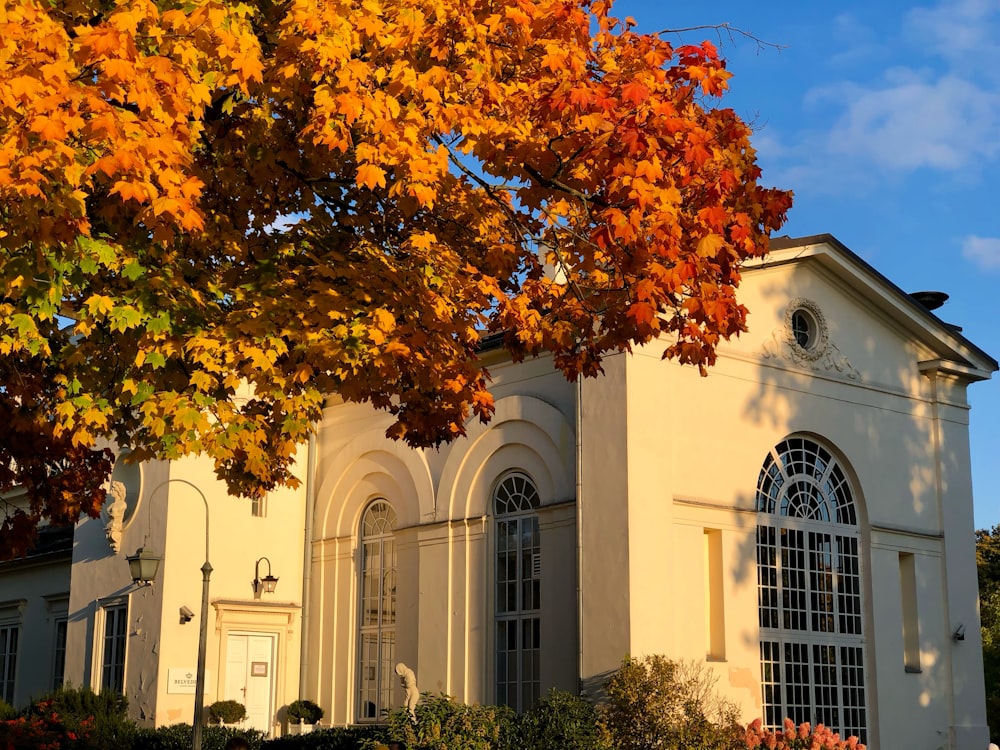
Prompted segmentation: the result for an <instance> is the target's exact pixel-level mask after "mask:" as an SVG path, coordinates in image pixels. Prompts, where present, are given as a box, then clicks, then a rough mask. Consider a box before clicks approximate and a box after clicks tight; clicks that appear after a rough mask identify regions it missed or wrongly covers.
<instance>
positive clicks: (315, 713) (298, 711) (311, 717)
mask: <svg viewBox="0 0 1000 750" xmlns="http://www.w3.org/2000/svg"><path fill="white" fill-rule="evenodd" d="M285 716H286V717H287V718H288V721H289V722H298V721H301V722H302V723H303V724H315V723H316V722H317V721H319V720H320V719H322V718H323V709H322V708H320V707H319V706H317V705H316V704H315V703H313V702H312V701H307V700H303V699H302V698H300V699H299V700H297V701H292V702H291V703H290V704H289V705H288V708H286V709H285Z"/></svg>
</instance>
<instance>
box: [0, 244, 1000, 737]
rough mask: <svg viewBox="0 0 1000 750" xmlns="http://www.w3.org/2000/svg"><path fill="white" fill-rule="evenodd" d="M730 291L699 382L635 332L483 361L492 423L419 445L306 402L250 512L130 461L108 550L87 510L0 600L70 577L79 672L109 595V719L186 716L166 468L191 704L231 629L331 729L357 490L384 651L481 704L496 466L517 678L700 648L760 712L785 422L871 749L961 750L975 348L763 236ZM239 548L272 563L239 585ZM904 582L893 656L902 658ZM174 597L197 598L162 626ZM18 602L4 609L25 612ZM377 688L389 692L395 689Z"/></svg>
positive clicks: (858, 267)
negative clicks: (761, 531) (852, 627)
mask: <svg viewBox="0 0 1000 750" xmlns="http://www.w3.org/2000/svg"><path fill="white" fill-rule="evenodd" d="M741 299H742V301H743V303H744V304H745V305H746V306H747V307H748V308H749V309H750V310H751V311H752V313H751V317H750V321H749V322H750V330H749V332H747V333H745V334H744V335H743V336H741V337H740V338H738V339H735V340H734V341H732V342H729V343H723V344H722V345H720V347H719V360H718V362H717V363H716V365H715V366H714V367H713V368H712V369H711V374H710V376H709V377H707V378H702V377H700V376H699V375H698V373H697V371H696V370H693V369H691V368H684V367H680V366H678V365H676V364H672V363H664V362H662V361H661V354H662V351H663V346H662V345H659V344H653V345H649V346H646V347H643V348H641V349H638V350H637V351H635V352H634V353H632V354H620V355H613V356H610V357H608V358H607V359H606V360H605V363H604V374H603V375H602V376H601V377H599V378H596V379H588V380H585V381H584V382H582V383H580V384H573V383H569V382H567V381H566V380H565V379H564V378H563V377H562V375H560V374H559V373H556V372H554V371H553V368H552V363H551V360H550V359H548V358H544V357H543V358H539V359H536V360H530V361H527V362H523V363H519V364H512V363H511V362H509V361H508V360H507V359H505V357H504V356H503V355H502V354H501V353H499V352H490V351H488V352H484V353H483V357H484V359H485V361H486V364H487V365H488V366H489V369H490V373H491V376H492V379H493V380H492V385H491V390H492V392H493V394H494V397H495V400H496V413H495V415H494V418H493V420H492V421H491V422H490V424H488V425H482V424H480V423H478V422H472V423H470V424H469V425H468V435H467V437H465V438H463V439H460V440H457V441H455V442H454V443H452V444H450V445H447V446H442V447H441V448H440V449H437V450H412V449H409V448H407V447H406V446H404V445H402V444H400V443H397V442H393V441H390V440H387V439H386V438H385V430H386V427H387V426H388V425H389V424H390V418H389V417H388V416H386V415H384V414H381V413H376V412H374V411H373V410H372V409H370V408H369V407H367V406H365V405H355V404H344V403H341V402H340V401H339V400H338V399H336V398H332V399H331V400H330V402H329V403H328V406H327V408H326V410H325V412H324V418H323V421H322V422H321V424H320V425H319V426H318V433H317V435H316V438H315V443H314V448H315V462H314V469H313V471H312V473H311V474H309V473H308V471H307V468H308V467H306V465H305V461H303V462H302V464H301V466H300V470H301V472H302V477H303V479H304V480H305V481H304V483H303V486H302V487H301V488H300V489H298V490H295V491H292V490H286V491H282V492H278V493H273V494H272V495H271V496H270V497H269V498H268V511H267V515H266V517H265V518H255V517H253V516H252V515H251V513H250V509H249V502H248V501H241V500H236V499H234V498H231V497H229V496H228V495H227V494H226V493H225V490H224V488H223V487H222V485H221V484H219V483H218V482H216V480H215V479H214V476H213V474H212V472H211V465H210V463H209V462H207V461H204V460H199V459H184V460H182V461H177V462H174V463H172V464H170V465H169V466H168V465H166V464H149V465H146V466H144V468H143V479H142V489H141V496H140V502H139V505H138V507H137V508H136V510H135V513H134V515H133V516H132V519H131V522H130V523H129V525H127V526H126V528H125V530H124V536H123V540H122V545H121V550H120V551H119V552H118V553H117V554H114V553H112V552H111V550H110V548H109V546H108V543H107V540H106V539H105V537H104V530H103V525H102V524H101V523H100V522H98V521H85V522H83V523H81V524H80V525H79V527H78V528H77V530H76V539H75V542H76V543H75V546H74V551H73V558H72V565H71V574H70V573H69V572H68V569H67V566H66V565H64V566H63V567H62V568H59V567H58V566H54V567H51V568H50V569H45V570H43V569H38V570H37V571H35V572H29V571H25V573H24V574H23V575H20V576H19V577H17V578H16V586H19V587H21V588H17V589H16V590H15V589H9V590H10V591H11V592H12V593H10V594H9V595H8V593H7V592H8V588H7V579H5V580H4V581H3V584H4V586H5V588H4V595H3V596H2V597H0V608H2V607H3V606H5V604H4V602H5V601H6V600H10V601H15V602H16V601H19V597H20V596H21V595H20V594H18V593H17V592H18V591H22V590H28V588H30V587H32V586H35V587H38V588H39V589H45V590H46V591H51V592H53V593H54V596H53V597H50V600H49V601H51V602H54V603H55V604H54V606H61V605H60V604H59V601H58V600H59V596H58V595H59V593H60V592H63V593H65V592H67V591H68V592H69V595H68V600H67V601H66V609H67V613H68V617H69V630H68V642H67V664H66V676H67V679H68V680H69V681H71V682H73V683H75V684H91V685H96V684H99V680H100V676H99V661H98V658H99V653H100V627H101V611H102V607H103V606H104V605H106V604H108V603H116V602H127V604H128V607H129V612H128V617H129V619H128V624H129V634H128V655H127V662H126V680H125V682H126V692H127V694H128V697H129V700H130V704H131V706H132V710H133V712H134V713H135V714H136V716H137V718H140V719H143V720H146V721H147V722H150V723H152V722H155V723H156V724H169V723H174V722H177V721H188V722H189V721H190V717H191V714H192V711H193V701H192V698H191V696H190V695H185V694H176V693H172V692H170V691H169V690H168V686H167V680H166V673H167V672H168V670H170V669H172V668H177V667H193V666H194V664H195V659H196V652H197V635H198V625H199V619H198V618H199V617H200V614H197V613H198V611H199V609H200V598H201V573H200V572H199V568H200V566H201V564H202V562H203V561H204V560H203V557H204V541H205V529H204V509H203V507H202V504H201V500H200V498H199V497H198V496H197V493H195V492H194V491H193V490H192V489H191V488H190V487H189V486H187V485H185V484H184V483H183V482H170V483H169V484H165V483H166V482H167V480H170V479H183V480H184V481H185V482H191V483H193V484H194V485H195V486H197V487H199V488H200V489H202V490H203V491H204V493H205V495H206V497H207V499H208V503H209V506H210V518H211V534H210V549H209V558H210V561H211V564H212V566H213V569H214V570H213V573H212V579H211V596H210V599H211V605H210V612H209V622H208V625H209V640H208V665H207V666H208V672H209V682H208V686H207V690H206V703H211V702H212V701H213V700H215V699H218V698H223V697H225V695H224V692H225V687H224V686H225V684H226V670H227V669H228V667H227V662H226V658H225V649H226V643H227V639H228V638H229V636H230V635H238V634H246V633H258V634H269V635H271V636H273V637H274V643H275V644H276V651H275V655H274V657H275V660H274V665H273V666H274V671H273V676H272V677H271V678H270V679H272V680H273V697H274V701H273V710H272V713H271V728H272V729H273V730H274V731H280V729H279V722H280V719H281V711H280V709H281V707H282V706H284V705H286V704H287V703H288V702H290V701H291V700H294V699H295V698H298V697H303V698H309V699H313V700H316V701H317V702H318V703H320V705H322V706H323V707H324V709H325V710H326V713H327V715H326V719H325V720H326V721H327V722H329V723H332V724H349V723H354V722H355V721H356V720H357V719H358V712H357V702H358V701H357V698H356V693H357V689H358V676H357V674H356V670H357V665H358V635H357V631H358V622H359V620H358V608H359V603H358V599H359V593H358V575H359V566H360V555H359V549H358V548H359V543H358V537H359V524H360V521H361V517H362V514H363V512H364V510H365V508H366V507H367V506H368V505H369V504H370V503H371V502H372V501H373V500H375V499H377V498H383V499H385V500H387V501H388V502H389V503H391V505H392V506H393V508H394V510H395V513H396V516H397V524H396V531H395V539H396V551H397V578H396V581H397V586H396V599H397V622H396V625H395V632H396V646H395V654H394V658H395V660H397V661H403V662H405V663H406V664H408V665H409V666H411V667H412V668H414V670H415V671H416V673H417V677H418V684H419V686H420V688H421V690H424V691H428V690H429V691H440V692H445V693H448V694H451V695H454V696H455V697H457V698H458V699H460V700H464V701H473V702H490V701H493V700H494V699H495V696H494V683H495V675H494V651H495V644H494V643H493V638H494V629H495V626H494V615H493V612H494V608H495V607H494V601H493V597H494V582H493V575H494V567H495V554H496V551H495V548H494V520H493V511H492V508H491V507H490V502H491V496H492V492H493V489H494V487H495V484H496V482H497V481H498V479H499V478H500V477H502V476H503V475H504V474H505V472H508V471H511V470H518V471H521V472H524V473H525V474H527V475H528V476H530V478H531V479H532V481H533V483H534V484H535V486H536V487H537V489H538V492H539V496H540V498H541V507H540V509H539V511H538V519H539V527H540V533H541V538H542V561H541V576H542V578H541V590H542V600H543V601H542V612H541V623H542V626H541V627H542V634H541V642H542V644H543V646H542V655H541V659H542V663H541V681H542V690H543V692H544V691H545V690H546V689H547V688H549V687H559V688H563V689H567V690H577V689H582V690H583V691H584V692H585V693H587V694H590V695H598V694H599V693H600V689H601V686H602V685H603V682H604V680H605V679H606V678H607V677H608V676H609V674H610V673H611V672H612V671H613V670H614V669H615V668H617V666H618V665H619V664H620V663H621V660H622V658H623V657H624V656H625V655H626V654H633V655H642V654H652V653H662V654H666V655H668V656H670V657H672V658H684V659H693V660H695V661H699V662H702V663H705V664H707V665H708V667H709V669H711V670H712V671H713V672H714V673H715V674H716V676H717V677H718V685H719V687H720V689H721V690H722V691H723V692H724V693H725V695H727V696H728V697H730V698H731V699H733V700H734V701H735V702H736V703H737V704H738V706H739V707H740V708H741V710H742V711H743V713H744V716H745V718H747V719H748V720H749V719H751V718H754V717H755V716H759V715H760V712H761V688H760V651H759V640H760V633H759V627H758V599H757V572H756V564H757V563H756V528H757V522H758V516H757V512H756V504H755V503H756V499H755V488H756V484H757V480H758V475H759V472H760V469H761V466H762V463H763V461H764V459H765V456H766V455H767V454H768V452H769V451H771V450H772V448H774V446H775V445H777V444H778V443H780V442H781V441H782V440H783V439H785V438H786V437H788V436H790V435H807V436H810V438H812V439H814V440H817V441H819V442H821V443H822V444H823V445H825V446H827V447H828V448H829V449H830V450H831V452H832V453H833V454H834V455H835V456H836V457H837V459H838V461H839V462H840V463H841V465H842V466H843V467H844V468H845V470H846V472H847V475H848V478H849V481H850V483H851V485H852V488H853V491H854V496H855V502H856V504H857V507H858V511H859V527H860V539H861V550H862V552H861V564H862V574H861V578H862V594H863V601H864V613H863V614H864V622H865V637H866V641H865V659H866V670H867V681H868V692H867V703H868V726H869V727H870V732H871V736H870V738H869V739H870V745H871V746H872V747H875V748H880V749H881V750H895V749H896V748H899V750H902V749H903V748H906V749H907V750H910V749H911V748H927V750H932V749H936V748H938V747H949V748H962V749H963V750H964V748H975V747H981V746H985V744H986V739H985V738H986V728H985V708H984V693H983V683H982V653H981V646H980V642H979V637H978V632H979V622H978V615H977V592H976V573H975V558H974V546H973V537H972V531H973V517H972V497H971V484H970V470H969V460H970V459H969V446H968V403H967V399H966V393H965V391H966V388H967V387H968V385H969V384H970V383H972V382H974V381H975V380H977V379H982V378H984V377H987V376H988V375H989V372H990V370H991V369H992V368H993V367H995V363H992V362H991V361H990V360H989V358H988V357H986V356H985V355H983V354H982V353H981V352H978V351H977V350H975V349H974V348H970V345H969V344H968V342H965V341H964V340H963V339H961V338H960V337H956V336H955V335H954V334H953V333H951V332H950V331H949V330H948V329H947V328H946V327H945V326H943V325H942V324H940V322H939V321H936V320H935V319H934V318H933V317H932V316H930V315H928V314H927V313H925V312H922V311H921V310H919V309H917V308H916V307H915V306H914V305H913V304H912V302H910V301H908V300H907V299H906V298H905V297H903V296H902V295H900V294H899V293H898V290H894V289H892V288H891V287H890V286H888V285H887V282H886V281H885V280H884V279H881V278H880V277H878V275H877V274H876V273H875V272H874V271H872V270H871V269H868V268H867V267H865V266H864V264H863V263H861V262H860V261H858V260H857V259H852V258H851V256H850V255H849V254H846V253H845V252H842V251H841V250H840V249H838V247H837V246H835V244H831V243H824V242H820V243H818V244H807V245H803V246H802V247H799V248H794V249H792V250H787V249H786V250H780V249H779V250H777V251H776V252H775V253H774V255H773V257H772V259H771V260H770V261H769V262H768V263H765V264H762V265H760V266H758V267H755V268H750V269H747V270H746V272H745V276H744V282H743V285H742V287H741ZM794 300H806V301H807V302H808V304H809V305H812V306H813V307H812V309H813V310H814V311H815V312H816V314H817V315H818V316H819V317H820V322H821V323H822V324H823V326H824V327H825V331H826V334H827V335H828V342H829V345H828V346H827V348H826V349H825V350H824V353H823V356H821V357H818V358H815V359H809V357H807V356H806V357H804V356H803V352H801V351H797V350H795V349H794V348H793V347H790V345H789V344H788V343H787V313H788V311H789V306H790V305H791V304H793V302H792V301H794ZM795 304H798V303H795ZM303 453H304V451H303ZM303 458H304V456H303ZM154 493H155V495H154ZM151 496H152V497H151ZM306 535H308V537H307V536H306ZM140 545H148V546H150V547H152V548H155V549H156V550H158V551H161V552H163V554H164V563H163V566H162V569H161V573H160V576H159V579H158V581H157V583H156V585H154V586H152V587H143V588H136V587H135V586H133V584H132V582H131V580H130V577H129V575H128V570H127V565H126V563H125V555H126V554H131V553H132V552H134V551H135V549H136V548H137V547H139V546H140ZM262 556H266V557H268V558H269V560H270V563H271V570H272V571H273V573H274V574H275V575H276V576H278V577H279V578H280V582H279V585H278V591H277V593H276V594H274V595H263V596H261V597H255V596H254V594H253V591H252V589H251V586H250V584H251V581H252V578H253V574H254V563H255V561H256V560H257V559H258V558H260V557H262ZM904 562H905V564H906V565H911V564H912V572H913V586H914V589H915V592H914V596H913V597H912V599H913V600H912V601H910V600H909V599H907V598H906V597H907V596H908V593H907V591H906V590H904V589H906V587H907V586H909V583H908V582H907V581H908V579H906V575H908V574H906V575H904V573H903V567H904ZM907 570H909V568H907ZM70 575H71V577H70ZM32 576H36V578H32ZM904 599H906V601H908V602H909V604H910V605H912V606H913V609H914V611H915V613H916V625H917V628H916V633H917V635H916V643H917V652H918V658H917V662H918V663H917V664H913V663H908V662H906V661H905V659H904V652H905V650H906V649H905V646H904V635H903V622H904V620H905V619H906V617H907V615H905V614H904ZM182 605H184V606H187V607H188V608H190V609H191V610H193V611H195V613H196V617H195V619H194V620H192V621H191V622H189V623H187V624H181V623H180V622H179V616H178V609H179V607H181V606H182ZM27 606H28V605H26V607H27ZM39 606H41V605H39V604H38V603H37V602H35V603H32V604H31V605H30V608H31V609H30V612H27V610H26V615H25V617H26V618H28V615H30V618H29V619H31V620H32V621H41V618H43V617H44V613H42V612H41V610H40V609H39ZM907 606H909V605H907ZM960 627H961V628H964V633H965V639H964V640H955V639H954V638H953V637H952V635H953V633H955V632H956V631H957V630H958V629H959V628H960ZM41 632H42V631H41V630H38V631H37V632H34V631H33V632H32V634H31V637H32V638H35V639H37V638H40V637H41V636H40V635H39V634H40V633H41ZM32 648H38V649H41V648H42V644H41V643H37V644H35V645H33V646H32ZM911 656H912V655H911ZM911 661H912V659H911ZM21 679H22V683H23V685H27V683H26V682H24V680H23V678H21ZM22 683H19V685H18V690H19V691H23V690H24V689H25V688H24V687H23V685H22ZM19 694H21V693H20V692H19ZM392 695H393V702H398V701H399V700H400V698H401V693H400V691H399V690H398V688H397V687H396V686H395V685H394V686H393V693H392Z"/></svg>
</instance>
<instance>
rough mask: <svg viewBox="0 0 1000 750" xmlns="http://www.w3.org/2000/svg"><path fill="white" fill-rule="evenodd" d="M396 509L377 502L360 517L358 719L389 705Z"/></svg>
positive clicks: (392, 667) (378, 715)
mask: <svg viewBox="0 0 1000 750" xmlns="http://www.w3.org/2000/svg"><path fill="white" fill-rule="evenodd" d="M395 529H396V513H395V511H394V510H393V509H392V506H391V505H389V503H388V502H386V501H385V500H376V501H375V502H373V503H372V504H371V505H369V506H368V508H367V509H365V512H364V515H363V516H362V519H361V565H360V579H361V580H360V586H359V589H360V592H359V595H360V605H359V609H360V613H359V638H358V702H357V716H358V720H359V721H366V722H370V721H377V720H379V719H380V718H381V716H382V712H383V711H385V710H387V709H389V708H391V707H392V705H393V701H392V688H393V685H394V670H395V655H396V542H395V537H394V532H395Z"/></svg>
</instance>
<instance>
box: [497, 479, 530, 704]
mask: <svg viewBox="0 0 1000 750" xmlns="http://www.w3.org/2000/svg"><path fill="white" fill-rule="evenodd" d="M538 506H539V498H538V491H537V490H536V489H535V485H534V484H532V482H531V480H530V479H529V478H528V477H527V476H526V475H524V474H521V473H520V472H515V473H511V474H508V475H507V476H505V477H504V478H503V480H502V481H500V483H499V484H497V487H496V490H495V491H494V493H493V512H494V515H495V524H496V526H495V531H496V632H495V638H496V641H495V643H496V702H497V704H498V705H501V706H510V707H511V708H513V709H515V710H516V711H524V710H526V709H528V708H530V707H531V706H533V705H534V704H535V703H537V702H538V697H539V692H540V687H541V675H540V670H539V654H540V649H541V643H540V641H541V638H540V635H541V577H542V575H541V574H542V545H541V536H540V534H539V533H538V514H537V511H538Z"/></svg>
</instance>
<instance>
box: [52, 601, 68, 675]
mask: <svg viewBox="0 0 1000 750" xmlns="http://www.w3.org/2000/svg"><path fill="white" fill-rule="evenodd" d="M66 623H67V618H65V617H58V618H56V620H55V622H54V623H53V625H54V627H53V631H52V639H53V642H52V689H53V690H58V689H59V688H61V687H62V686H63V680H64V678H65V674H66Z"/></svg>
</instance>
